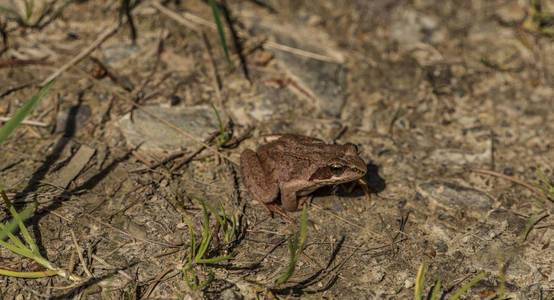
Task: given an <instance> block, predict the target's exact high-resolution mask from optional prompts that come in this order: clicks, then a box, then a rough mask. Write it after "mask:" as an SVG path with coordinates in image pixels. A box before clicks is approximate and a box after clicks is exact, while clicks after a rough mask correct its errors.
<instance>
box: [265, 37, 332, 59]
mask: <svg viewBox="0 0 554 300" xmlns="http://www.w3.org/2000/svg"><path fill="white" fill-rule="evenodd" d="M264 46H266V47H268V48H273V49H277V50H281V51H286V52H290V53H292V54H296V55H298V56H304V57H308V58H313V59H317V60H321V61H326V62H332V63H342V61H341V60H339V59H336V58H333V57H330V56H327V55H322V54H318V53H314V52H310V51H306V50H302V49H299V48H294V47H290V46H287V45H282V44H278V43H275V42H271V41H267V42H265V44H264Z"/></svg>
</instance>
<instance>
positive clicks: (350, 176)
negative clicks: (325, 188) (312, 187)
mask: <svg viewBox="0 0 554 300" xmlns="http://www.w3.org/2000/svg"><path fill="white" fill-rule="evenodd" d="M364 175H365V172H364V171H363V170H359V169H356V168H347V167H343V168H330V167H322V168H319V169H317V171H315V172H314V174H312V176H311V177H310V181H312V182H314V183H316V184H321V185H325V184H340V183H345V182H350V181H354V180H356V179H359V178H361V177H363V176H364Z"/></svg>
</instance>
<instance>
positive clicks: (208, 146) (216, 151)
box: [74, 68, 239, 166]
mask: <svg viewBox="0 0 554 300" xmlns="http://www.w3.org/2000/svg"><path fill="white" fill-rule="evenodd" d="M74 69H75V70H77V71H78V72H79V73H81V74H83V75H84V76H86V77H88V78H90V79H91V80H92V81H93V82H96V83H99V84H100V85H103V86H104V87H107V88H109V89H111V90H112V93H113V94H114V95H116V96H117V97H119V98H120V99H122V100H124V101H126V102H127V103H129V104H131V105H133V106H134V107H136V108H137V109H140V110H141V111H142V112H144V113H145V114H147V115H149V116H150V117H152V118H154V119H156V120H158V121H159V122H160V123H163V124H164V125H166V126H167V127H169V128H171V129H173V130H175V131H177V132H179V133H180V134H182V135H184V136H186V137H187V138H189V139H191V140H193V141H194V142H195V143H197V144H199V145H202V146H204V147H205V148H206V149H208V150H210V151H211V152H213V153H214V154H215V155H217V156H219V157H221V158H223V159H226V160H228V161H230V162H232V163H233V164H235V165H237V166H238V165H239V163H238V162H237V161H236V160H234V159H232V158H230V157H229V156H227V155H225V154H223V153H221V152H219V151H218V150H217V148H214V147H212V146H210V145H208V144H207V143H205V142H203V141H202V140H201V139H199V138H198V137H196V136H194V135H192V134H190V133H189V132H187V131H185V130H184V129H181V128H179V127H177V126H176V125H175V124H173V123H171V122H169V121H167V120H166V119H164V118H161V117H159V116H158V115H156V114H155V113H152V112H150V111H149V110H147V109H145V108H144V107H143V106H142V105H140V104H138V103H135V102H134V101H133V100H132V99H131V98H129V97H127V96H125V95H123V94H121V93H119V92H118V91H116V90H115V89H113V88H112V87H110V86H108V85H107V84H105V83H103V82H102V81H99V80H97V79H96V78H94V77H92V76H91V75H90V74H88V73H86V72H84V71H83V70H81V69H79V68H74Z"/></svg>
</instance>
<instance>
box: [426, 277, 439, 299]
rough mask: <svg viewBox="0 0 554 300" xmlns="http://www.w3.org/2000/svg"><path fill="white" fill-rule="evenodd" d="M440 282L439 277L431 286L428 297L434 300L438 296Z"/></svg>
mask: <svg viewBox="0 0 554 300" xmlns="http://www.w3.org/2000/svg"><path fill="white" fill-rule="evenodd" d="M441 283H442V278H440V277H439V279H437V282H436V283H435V287H434V288H433V292H432V293H431V297H430V298H429V299H430V300H435V299H437V297H438V296H439V291H440V289H441Z"/></svg>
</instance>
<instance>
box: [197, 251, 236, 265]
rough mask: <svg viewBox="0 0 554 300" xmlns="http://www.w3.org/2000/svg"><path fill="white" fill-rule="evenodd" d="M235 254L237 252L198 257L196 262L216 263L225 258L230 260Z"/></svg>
mask: <svg viewBox="0 0 554 300" xmlns="http://www.w3.org/2000/svg"><path fill="white" fill-rule="evenodd" d="M234 256H235V254H234V253H232V254H227V255H222V256H218V257H212V258H201V259H198V260H197V261H196V262H197V263H199V264H214V263H218V262H221V261H224V260H229V259H231V258H233V257H234Z"/></svg>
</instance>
